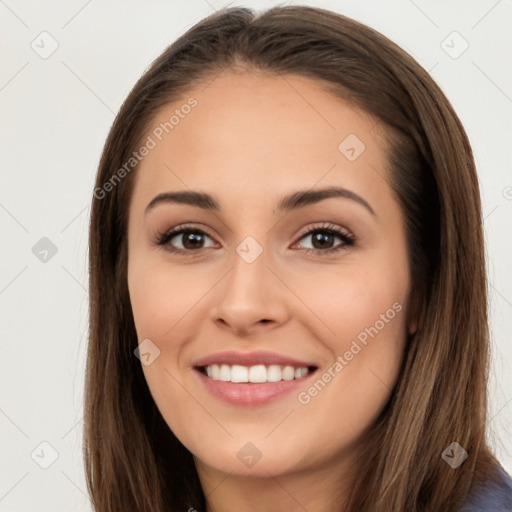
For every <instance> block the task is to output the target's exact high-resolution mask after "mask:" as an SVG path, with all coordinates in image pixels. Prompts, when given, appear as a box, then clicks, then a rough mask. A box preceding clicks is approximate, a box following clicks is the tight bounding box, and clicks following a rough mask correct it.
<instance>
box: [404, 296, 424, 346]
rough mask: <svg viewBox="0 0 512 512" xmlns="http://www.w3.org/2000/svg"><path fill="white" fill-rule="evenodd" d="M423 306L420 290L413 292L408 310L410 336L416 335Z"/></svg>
mask: <svg viewBox="0 0 512 512" xmlns="http://www.w3.org/2000/svg"><path fill="white" fill-rule="evenodd" d="M421 305H422V296H421V293H420V291H419V290H418V289H413V290H411V293H410V296H409V307H408V308H407V332H408V333H409V336H412V335H414V334H416V331H417V330H418V324H419V317H420V311H421Z"/></svg>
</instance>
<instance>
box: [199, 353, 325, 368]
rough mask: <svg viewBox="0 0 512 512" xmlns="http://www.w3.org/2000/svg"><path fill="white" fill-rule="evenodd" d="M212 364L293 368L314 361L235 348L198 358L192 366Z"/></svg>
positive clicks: (304, 366)
mask: <svg viewBox="0 0 512 512" xmlns="http://www.w3.org/2000/svg"><path fill="white" fill-rule="evenodd" d="M212 364H227V365H233V364H238V365H241V366H255V365H258V364H263V365H265V366H268V365H271V364H276V365H280V366H293V367H294V368H308V367H310V366H315V364H314V363H311V362H308V361H301V360H299V359H295V358H293V357H289V356H286V355H281V354H277V353H275V352H267V351H262V350H258V351H253V352H237V351H235V350H229V351H226V352H217V353H216V354H211V355H209V356H205V357H202V358H201V359H198V360H197V361H195V363H194V364H193V366H195V367H203V366H210V365H212Z"/></svg>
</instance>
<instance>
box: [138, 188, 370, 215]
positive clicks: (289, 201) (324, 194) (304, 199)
mask: <svg viewBox="0 0 512 512" xmlns="http://www.w3.org/2000/svg"><path fill="white" fill-rule="evenodd" d="M331 197H341V198H344V199H350V200H352V201H355V202H357V203H359V204H360V205H362V206H364V207H365V208H366V209H367V210H368V211H369V212H370V213H371V214H372V215H376V214H375V211H374V210H373V208H372V207H371V206H370V204H369V203H368V202H367V201H366V200H365V199H363V198H362V197H361V196H359V195H357V194H356V193H355V192H352V191H351V190H348V189H345V188H341V187H334V186H332V187H327V188H322V189H316V190H298V191H297V192H294V193H292V194H289V195H287V196H285V197H283V198H282V199H281V202H280V203H279V205H278V207H277V210H275V213H280V212H285V211H291V210H297V209H298V208H303V207H305V206H309V205H311V204H315V203H318V202H320V201H323V200H325V199H329V198H331ZM165 203H176V204H188V205H191V206H196V207H198V208H202V209H203V210H209V211H220V205H219V203H218V202H217V201H216V200H215V199H214V198H213V196H211V195H210V194H207V193H205V192H195V191H192V190H180V191H177V192H164V193H162V194H158V195H157V196H155V197H154V198H153V199H152V200H151V201H150V203H149V204H148V205H147V206H146V211H145V213H146V214H147V213H148V212H149V211H150V210H152V209H153V208H155V207H156V206H157V205H159V204H165Z"/></svg>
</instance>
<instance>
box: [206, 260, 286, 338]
mask: <svg viewBox="0 0 512 512" xmlns="http://www.w3.org/2000/svg"><path fill="white" fill-rule="evenodd" d="M249 261H250V260H246V259H244V258H243V257H242V256H240V255H239V254H238V253H236V252H235V254H234V256H233V265H232V267H231V269H230V270H229V271H228V273H227V275H226V276H225V277H224V279H222V281H221V282H220V283H219V285H218V287H217V288H218V291H217V294H216V295H215V299H214V300H215V306H214V308H213V310H212V320H213V321H214V322H216V323H217V324H218V326H219V327H221V328H223V329H227V330H230V331H232V333H233V334H236V335H237V336H247V335H250V334H252V333H256V332H258V331H259V330H261V329H273V328H276V327H278V326H282V325H283V324H284V323H285V322H286V321H287V319H288V317H289V309H288V307H287V301H289V300H290V298H291V292H290V291H289V290H288V289H287V288H286V286H285V285H284V284H283V277H282V276H279V271H276V270H275V269H274V268H270V266H269V259H268V258H267V257H266V252H265V251H263V252H262V253H261V254H260V255H259V256H258V257H257V258H256V259H255V260H254V261H252V262H249Z"/></svg>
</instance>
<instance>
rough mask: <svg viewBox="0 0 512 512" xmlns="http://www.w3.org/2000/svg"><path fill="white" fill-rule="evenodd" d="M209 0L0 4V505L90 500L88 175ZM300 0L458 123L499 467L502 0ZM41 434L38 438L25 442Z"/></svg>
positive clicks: (508, 319)
mask: <svg viewBox="0 0 512 512" xmlns="http://www.w3.org/2000/svg"><path fill="white" fill-rule="evenodd" d="M288 3H297V4H298V3H299V2H288ZM275 4H276V3H275V2H271V1H268V2H263V1H262V2H256V1H246V2H244V3H242V2H232V3H231V4H230V5H233V6H234V5H245V6H248V7H253V8H256V9H264V8H267V7H270V6H272V5H275ZM224 5H226V4H225V3H224V2H222V1H214V0H209V1H206V0H192V1H189V2H177V1H171V2H169V1H165V2H164V1H155V0H153V1H148V2H140V1H123V2H122V3H121V2H114V1H112V0H110V1H105V0H103V1H99V0H89V1H86V0H72V1H66V2H65V1H60V2H58V1H47V2H44V4H43V2H38V1H36V0H30V1H21V0H0V16H1V21H0V34H1V45H2V53H1V55H2V62H1V69H0V108H1V118H0V119H1V128H0V129H1V133H0V137H1V143H2V146H1V149H2V153H1V158H2V161H1V164H2V165H1V184H0V223H1V224H0V225H1V233H2V245H1V250H0V264H1V267H0V272H1V273H0V301H1V305H0V307H1V311H2V322H1V324H0V329H1V331H0V332H1V342H2V352H3V354H2V358H1V367H0V379H1V382H0V384H1V387H0V390H1V395H0V434H1V454H0V461H1V474H0V509H1V510H3V511H12V512H14V511H32V510H38V511H52V512H56V511H69V510H77V511H86V510H91V505H90V501H89V498H88V496H87V492H86V486H85V479H84V472H83V463H82V458H81V436H82V425H83V422H82V394H83V380H84V363H85V349H86V340H87V338H86V334H87V279H88V276H87V223H88V216H89V204H90V198H91V195H92V189H93V178H94V175H95V172H96V167H97V165H98V161H99V157H100V153H101V149H102V146H103V143H104V140H105V138H106V135H107V133H108V130H109V128H110V126H111V123H112V122H113V119H114V115H115V113H116V112H117V110H118V109H119V107H120V105H121V102H122V101H123V100H124V98H125V97H126V95H127V94H128V92H129V91H130V89H131V88H132V86H133V85H134V83H135V81H136V80H137V79H138V77H139V76H140V75H141V74H142V72H143V71H144V70H145V69H146V68H147V67H148V66H149V64H150V63H151V62H152V60H153V59H155V58H156V57H157V56H158V55H159V54H160V53H161V52H162V51H163V50H164V48H165V47H166V46H168V45H169V44H170V43H171V42H173V41H174V40H175V39H176V38H177V37H178V36H179V35H181V34H182V33H183V32H184V31H185V30H186V29H188V28H189V27H191V26H192V25H193V24H194V23H196V22H197V21H199V20H200V19H201V18H203V17H204V16H206V15H208V14H210V13H211V12H213V11H214V10H215V9H218V8H220V7H222V6H224ZM308 5H311V6H318V7H324V8H327V9H331V10H334V11H338V12H340V13H342V14H346V15H348V16H350V17H353V18H355V19H357V20H359V21H362V22H363V23H366V24H368V25H370V26H371V27H374V28H376V29H377V30H378V31H380V32H382V33H383V34H385V35H386V36H388V37H389V38H390V39H392V40H394V41H395V42H396V43H398V44H399V45H400V46H402V47H403V48H404V49H405V50H406V51H408V52H409V53H410V54H411V55H412V56H413V57H415V58H416V59H417V60H418V62H419V63H420V64H421V65H422V66H423V67H425V68H426V69H427V70H429V72H430V73H431V75H432V77H433V78H434V79H435V80H436V81H437V83H438V84H439V85H440V86H441V88H442V89H443V91H444V92H445V93H446V95H447V96H448V98H449V99H450V101H451V102H452V104H453V106H454V108H455V110H456V112H457V113H458V115H459V116H460V118H461V120H462V122H463V124H464V126H465V128H466V130H467V132H468V135H469V138H470V141H471V143H472V145H473V149H474V152H475V158H476V163H477V167H478V173H479V178H480V183H481V188H482V199H483V213H484V217H485V232H486V243H487V249H486V250H487V256H488V270H489V282H490V284H489V292H490V293H489V301H490V307H491V335H492V354H493V367H492V376H491V387H490V393H491V404H490V407H491V411H490V417H491V418H492V421H491V428H492V430H493V432H494V436H493V439H492V444H493V446H494V447H495V450H496V453H497V455H498V458H499V459H500V460H501V461H502V463H503V465H504V467H505V469H506V470H507V471H508V472H509V473H512V456H511V453H512V435H511V432H512V348H511V339H510V331H511V329H512V270H511V266H510V262H511V261H512V243H511V232H512V229H511V228H512V188H511V187H512V172H511V156H510V142H511V141H512V121H511V119H512V73H511V67H510V61H511V48H512V31H511V30H510V20H511V19H512V2H511V1H510V0H500V1H497V0H479V1H476V0H473V1H468V0H457V1H455V0H452V1H451V2H449V3H448V2H442V1H441V0H438V1H430V2H427V1H426V0H415V1H412V0H396V1H389V0H388V1H383V2H377V1H373V2H371V1H361V0H359V1H355V0H354V1H345V0H342V1H336V2H335V1H309V2H308ZM43 31H47V32H48V33H49V34H51V38H53V39H55V40H56V41H57V43H58V48H57V50H56V51H55V52H54V53H53V54H52V55H51V56H49V57H48V58H46V59H43V58H41V57H40V56H39V54H38V53H36V52H35V51H34V50H33V49H32V48H31V43H32V41H35V43H34V45H36V44H38V45H39V46H44V47H45V48H47V49H48V48H50V43H51V39H49V38H48V36H41V37H47V39H46V40H45V42H43V43H41V37H39V38H38V36H39V34H40V33H41V32H43ZM453 31H456V32H458V33H459V34H460V35H461V36H462V38H464V40H465V41H467V43H468V44H469V47H468V49H467V50H466V51H465V52H464V53H463V54H462V55H460V56H459V57H458V58H452V56H453V54H454V53H458V51H460V50H461V49H462V48H463V46H461V45H463V44H464V42H463V40H462V39H460V38H459V37H458V36H456V35H455V36H453V35H451V34H452V32H453ZM448 36H450V37H449V38H448V39H446V38H447V37H448ZM445 40H446V42H445V43H442V42H443V41H445ZM447 46H452V47H453V48H452V49H451V50H450V49H449V48H448V47H447ZM447 51H451V52H452V56H450V55H449V54H448V53H447ZM42 237H48V238H49V239H50V240H51V241H52V242H53V244H55V246H56V247H57V253H56V254H55V255H54V256H53V257H51V258H49V260H48V261H47V262H42V261H40V260H39V259H38V258H37V257H36V256H35V255H34V254H33V252H32V247H33V246H34V245H35V244H36V243H37V242H38V241H39V240H40V239H41V238H42ZM43 441H46V442H48V443H49V444H50V445H51V447H53V448H50V447H48V446H45V445H43V446H42V447H41V446H39V445H40V443H41V442H43ZM52 449H53V450H55V451H56V453H57V454H58V457H57V459H56V460H55V462H53V464H51V466H50V467H48V469H42V468H41V467H40V466H39V465H38V464H36V462H35V461H34V460H33V458H32V457H31V453H33V452H34V450H36V451H35V452H34V459H36V460H38V462H39V463H44V462H45V461H46V463H49V462H51V460H52V459H51V457H52Z"/></svg>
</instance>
